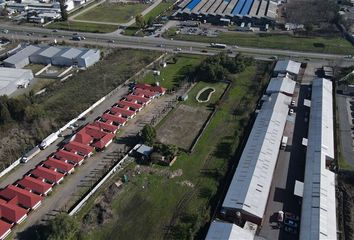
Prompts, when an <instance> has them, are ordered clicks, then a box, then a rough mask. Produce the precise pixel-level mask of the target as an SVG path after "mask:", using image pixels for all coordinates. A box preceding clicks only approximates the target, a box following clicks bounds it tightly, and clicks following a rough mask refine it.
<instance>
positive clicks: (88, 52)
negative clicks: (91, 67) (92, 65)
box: [79, 49, 98, 59]
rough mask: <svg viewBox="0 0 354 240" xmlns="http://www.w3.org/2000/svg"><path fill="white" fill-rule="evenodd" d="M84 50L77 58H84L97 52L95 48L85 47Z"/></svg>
mask: <svg viewBox="0 0 354 240" xmlns="http://www.w3.org/2000/svg"><path fill="white" fill-rule="evenodd" d="M85 50H86V51H83V53H82V55H81V56H80V57H79V58H82V59H85V58H88V57H91V56H92V55H94V54H96V53H97V51H98V50H97V49H85Z"/></svg>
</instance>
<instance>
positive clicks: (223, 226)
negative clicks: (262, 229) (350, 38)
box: [205, 221, 258, 240]
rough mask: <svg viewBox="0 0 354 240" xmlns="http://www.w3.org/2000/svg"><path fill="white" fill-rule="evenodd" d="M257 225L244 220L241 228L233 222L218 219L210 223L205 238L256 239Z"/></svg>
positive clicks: (215, 239) (212, 239) (228, 239)
mask: <svg viewBox="0 0 354 240" xmlns="http://www.w3.org/2000/svg"><path fill="white" fill-rule="evenodd" d="M256 229H257V226H256V225H255V224H252V223H250V222H246V223H245V226H244V227H243V228H241V227H239V226H237V225H235V224H233V223H226V222H220V221H213V222H212V223H211V224H210V227H209V230H208V234H207V236H206V238H205V240H236V239H242V240H252V239H258V237H256V236H255V233H256Z"/></svg>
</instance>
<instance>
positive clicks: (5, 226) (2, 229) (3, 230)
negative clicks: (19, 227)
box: [0, 220, 11, 239]
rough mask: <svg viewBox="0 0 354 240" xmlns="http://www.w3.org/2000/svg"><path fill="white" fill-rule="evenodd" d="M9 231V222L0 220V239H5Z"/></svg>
mask: <svg viewBox="0 0 354 240" xmlns="http://www.w3.org/2000/svg"><path fill="white" fill-rule="evenodd" d="M10 233H11V224H10V223H7V222H5V221H3V220H0V239H5V238H6V237H7V236H8V235H9V234H10Z"/></svg>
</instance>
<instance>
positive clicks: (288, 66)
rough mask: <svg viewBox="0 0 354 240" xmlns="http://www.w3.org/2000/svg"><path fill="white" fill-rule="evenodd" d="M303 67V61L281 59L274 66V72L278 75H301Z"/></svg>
mask: <svg viewBox="0 0 354 240" xmlns="http://www.w3.org/2000/svg"><path fill="white" fill-rule="evenodd" d="M300 68H301V63H299V62H295V61H292V60H279V61H278V62H277V64H276V65H275V68H274V73H275V74H276V75H278V74H279V73H281V74H286V73H288V74H290V75H291V76H293V77H296V76H297V75H299V72H300Z"/></svg>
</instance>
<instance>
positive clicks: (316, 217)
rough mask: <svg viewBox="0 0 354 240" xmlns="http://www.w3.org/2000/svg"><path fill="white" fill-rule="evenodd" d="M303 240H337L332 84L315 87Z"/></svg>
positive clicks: (320, 81)
mask: <svg viewBox="0 0 354 240" xmlns="http://www.w3.org/2000/svg"><path fill="white" fill-rule="evenodd" d="M308 136H309V137H308V143H307V152H306V166H305V180H304V192H303V201H302V212H301V225H300V239H301V240H312V239H327V240H335V239H337V221H336V197H335V174H334V173H333V172H331V171H330V170H328V169H327V166H328V165H329V164H330V163H331V162H332V161H333V159H334V139H333V101H332V82H331V81H329V80H327V79H323V78H320V79H315V80H314V81H313V83H312V97H311V112H310V122H309V133H308Z"/></svg>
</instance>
